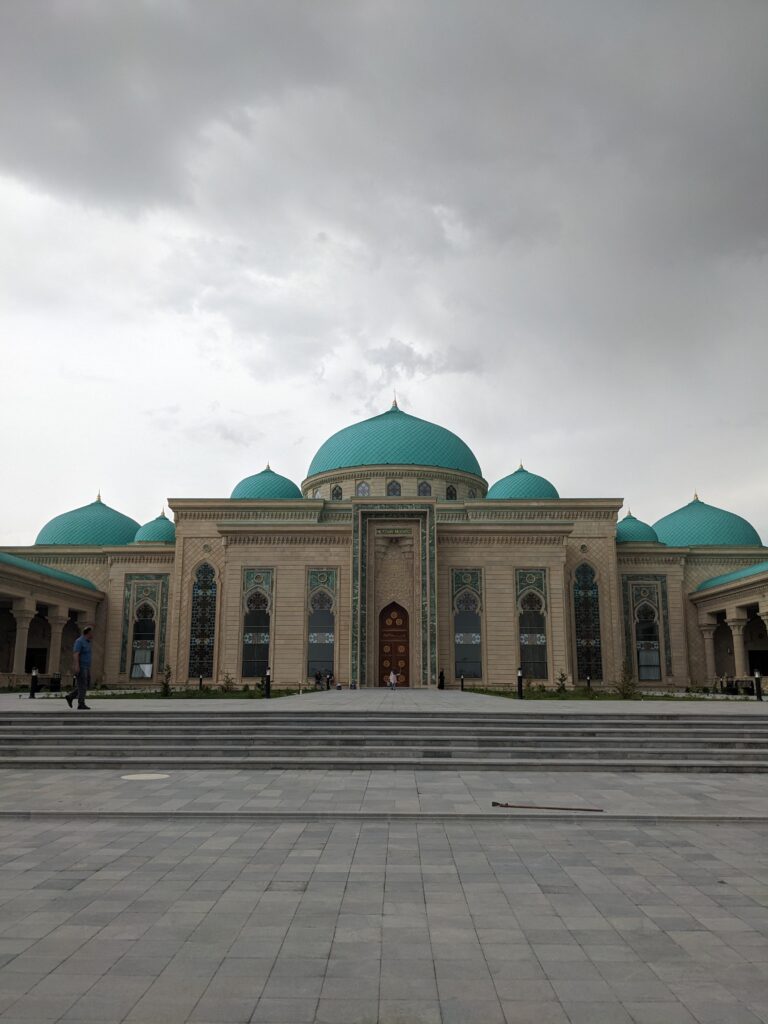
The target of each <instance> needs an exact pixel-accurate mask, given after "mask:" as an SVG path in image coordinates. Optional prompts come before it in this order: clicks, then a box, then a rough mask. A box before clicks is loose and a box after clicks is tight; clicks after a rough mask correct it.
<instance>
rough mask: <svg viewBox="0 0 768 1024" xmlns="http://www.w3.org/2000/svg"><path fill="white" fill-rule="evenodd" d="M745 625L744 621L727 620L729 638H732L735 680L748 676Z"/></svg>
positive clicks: (745, 621)
mask: <svg viewBox="0 0 768 1024" xmlns="http://www.w3.org/2000/svg"><path fill="white" fill-rule="evenodd" d="M746 624H747V620H746V619H728V625H729V626H730V627H731V636H732V637H733V660H734V664H735V672H736V678H737V679H746V677H747V676H748V675H749V671H748V669H747V652H746V650H745V649H744V627H745V626H746Z"/></svg>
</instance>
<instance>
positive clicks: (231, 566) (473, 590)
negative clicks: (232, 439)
mask: <svg viewBox="0 0 768 1024" xmlns="http://www.w3.org/2000/svg"><path fill="white" fill-rule="evenodd" d="M371 424H373V428H375V429H376V430H378V429H379V426H377V424H381V430H385V429H386V430H389V431H390V432H392V431H393V430H394V433H391V443H392V445H393V446H394V450H395V451H398V450H399V451H402V452H405V454H406V456H407V455H408V454H409V452H410V450H411V449H413V448H414V447H416V448H418V446H419V445H422V447H423V448H424V450H425V451H426V452H428V454H429V455H430V457H431V458H432V459H433V461H439V458H441V457H443V458H444V459H445V463H446V465H447V466H448V468H444V467H442V466H440V465H434V464H432V462H430V461H428V460H427V459H425V460H424V462H423V464H419V463H417V462H415V461H408V460H407V458H403V459H402V460H398V459H397V458H394V457H393V459H392V461H391V462H387V463H386V464H381V463H375V464H373V465H368V464H361V465H344V464H343V463H342V464H340V465H338V464H337V463H338V462H341V456H339V455H338V454H337V462H333V461H332V460H331V458H330V456H328V457H327V458H325V462H323V461H322V460H320V468H319V469H316V470H315V471H314V472H311V473H310V475H309V476H308V477H307V479H306V480H304V482H303V483H302V485H301V490H299V488H298V487H296V485H295V484H292V483H291V482H290V481H288V480H286V479H285V478H283V477H279V476H277V475H276V474H274V473H273V471H272V470H270V469H269V467H267V469H266V470H265V471H264V472H263V473H262V474H258V475H257V476H254V477H251V478H247V479H246V480H245V481H242V482H241V484H239V485H238V487H237V488H236V489H235V491H234V492H233V495H238V496H234V497H233V498H227V499H201V500H191V499H171V500H170V507H171V510H172V512H173V516H174V521H175V542H174V541H172V540H166V541H165V542H163V541H157V540H151V541H150V540H145V539H141V538H142V537H146V536H152V537H155V536H157V532H156V529H155V528H157V529H158V530H159V531H160V535H162V536H166V534H167V533H168V531H170V537H171V538H172V537H173V527H172V526H171V524H170V523H169V522H168V521H167V520H165V519H164V517H159V518H158V520H156V521H154V523H153V524H148V526H151V527H152V529H150V530H149V531H148V532H147V528H146V527H143V528H141V530H140V531H139V532H138V533H137V534H136V541H135V542H130V541H126V540H124V541H123V542H122V543H119V544H118V543H115V544H103V543H102V544H95V543H94V544H89V543H85V544H84V543H72V542H70V541H69V540H67V539H66V538H70V537H72V536H77V537H78V539H80V538H81V536H82V537H85V538H86V539H87V537H88V533H87V529H86V528H85V527H82V529H80V527H79V526H78V525H77V524H78V523H79V522H80V520H79V519H78V518H77V517H78V516H80V517H81V518H82V517H83V516H85V518H86V520H87V523H91V524H92V523H93V522H102V520H103V521H105V522H106V521H107V520H109V518H110V516H111V517H113V518H116V519H117V520H120V523H119V524H118V525H120V528H121V529H123V528H125V523H126V522H127V523H128V533H129V534H130V535H132V530H131V526H130V524H131V523H132V522H133V521H132V520H130V519H127V517H124V516H122V515H121V514H120V513H117V512H115V511H114V510H110V509H108V508H105V507H103V506H102V505H101V504H100V502H97V503H94V504H93V505H91V506H87V507H85V508H84V509H81V510H75V512H73V513H68V514H65V515H64V516H63V517H58V519H57V520H52V521H51V523H50V524H48V525H47V526H46V527H45V528H44V530H43V531H41V534H40V537H39V538H38V542H37V543H36V544H34V545H31V546H29V547H23V548H13V549H6V550H5V552H0V681H2V680H6V681H7V680H9V679H12V678H21V677H24V676H26V674H27V673H28V672H29V670H30V669H31V668H32V667H33V666H37V667H38V669H39V671H40V672H41V673H43V674H48V675H50V674H52V673H54V672H58V671H63V672H66V671H68V670H69V666H70V664H71V662H70V658H71V653H70V652H71V645H72V642H73V638H74V637H76V636H77V633H78V629H79V628H82V625H83V623H84V622H86V621H88V622H93V623H94V624H95V626H96V634H95V640H94V671H93V675H94V679H95V680H96V681H99V682H104V683H107V684H110V685H120V686H131V685H147V684H148V683H149V684H157V683H158V682H159V681H160V679H161V678H162V676H163V675H164V674H165V673H166V672H167V671H169V672H170V673H171V677H172V680H173V682H174V683H175V684H177V685H180V684H185V683H187V682H188V681H195V680H199V679H200V678H201V677H202V679H203V680H204V681H206V682H212V683H214V684H217V683H221V682H222V681H223V680H224V679H225V678H226V679H229V680H234V681H235V682H236V683H237V684H246V683H247V684H249V685H252V684H253V683H255V682H256V680H258V679H260V678H261V677H262V676H263V675H264V673H265V672H266V670H267V667H269V669H270V673H271V678H272V681H273V684H274V685H276V686H284V687H296V686H304V685H306V684H307V682H308V680H311V679H312V678H313V676H314V675H315V673H316V672H318V671H319V672H321V673H322V674H323V675H324V674H325V673H326V672H333V674H334V676H335V678H336V680H338V681H340V682H341V683H342V684H350V683H352V684H355V685H357V686H361V687H362V686H380V685H383V684H384V682H385V680H386V678H387V677H388V675H389V673H390V672H391V671H394V672H395V673H396V675H397V677H398V682H399V684H400V685H408V686H414V687H429V686H435V685H436V684H437V681H438V678H439V674H440V673H441V672H443V673H444V675H445V681H446V685H447V686H456V685H458V684H459V682H460V678H461V676H462V675H464V676H465V677H466V681H467V682H468V683H471V684H473V685H480V686H485V687H491V688H494V687H497V688H501V687H510V686H512V685H514V683H515V679H516V675H517V672H518V669H519V668H522V669H523V674H524V676H525V678H527V679H529V680H530V681H532V682H537V683H541V684H544V685H547V686H554V685H555V684H556V682H557V681H558V679H565V680H567V681H568V682H569V683H571V684H573V683H579V682H582V683H583V682H586V680H587V677H589V678H590V681H591V682H592V683H593V684H594V685H595V686H598V685H601V684H602V685H605V686H609V685H613V684H615V683H616V682H617V681H618V680H619V679H620V677H621V676H622V673H623V672H625V671H626V669H627V667H628V668H629V669H630V670H631V672H632V674H633V675H634V676H635V677H637V678H639V680H640V681H641V682H643V683H645V684H648V685H650V686H654V687H660V688H676V689H678V688H684V687H688V686H692V685H712V683H713V681H714V679H715V678H716V677H718V676H723V675H727V676H730V677H738V678H745V677H747V676H748V675H750V674H751V673H752V672H753V671H754V670H755V669H756V668H757V669H760V670H761V671H762V670H765V671H768V634H767V633H766V622H768V549H766V548H765V547H763V546H761V545H760V541H759V537H757V534H755V533H754V531H753V530H752V528H751V527H750V526H749V524H747V523H745V522H744V521H743V520H741V519H739V517H737V516H733V515H732V514H730V513H726V512H723V510H718V509H714V508H712V507H711V506H704V505H703V504H701V503H699V502H698V499H695V502H694V503H691V506H686V508H685V509H683V510H680V512H681V513H682V514H683V518H684V519H685V520H686V521H688V520H696V521H697V522H698V519H697V517H698V518H699V519H702V520H703V521H704V522H705V526H707V529H710V526H711V523H712V522H715V523H716V524H717V529H719V530H721V531H723V530H725V533H726V534H728V531H730V534H729V535H731V536H734V537H736V538H737V539H744V538H745V542H744V543H736V544H727V543H726V544H715V543H712V540H711V537H709V538H708V539H707V542H706V543H701V544H696V543H694V544H686V545H678V546H673V545H672V544H671V543H666V544H665V543H660V542H659V541H658V538H657V537H656V535H655V533H654V530H653V529H652V528H650V527H647V526H645V524H641V523H639V521H637V520H635V519H634V517H632V516H631V515H630V516H628V517H626V519H625V520H623V521H622V524H623V526H628V527H629V532H628V534H626V535H625V536H623V537H622V536H621V533H622V526H619V528H618V533H619V536H618V537H617V522H618V513H619V510H620V509H621V507H622V504H623V501H622V499H619V498H595V499H588V498H582V499H561V498H559V497H558V496H557V492H556V491H555V490H554V488H553V487H552V485H551V484H549V483H548V482H547V481H545V480H544V479H543V478H540V477H534V476H533V475H532V474H529V473H528V472H527V471H525V470H523V469H522V467H521V468H520V470H518V471H517V473H516V474H512V475H510V477H507V478H504V480H502V481H500V482H499V484H496V485H494V487H493V488H491V489H490V491H489V489H488V485H487V483H486V481H485V480H484V479H483V478H482V476H481V475H480V472H479V467H478V466H477V463H476V460H474V456H473V455H472V453H471V452H469V450H468V449H466V446H464V445H463V442H461V441H460V440H459V439H457V438H456V437H455V435H452V434H450V432H448V431H445V430H443V428H439V427H436V426H435V425H433V424H427V423H426V422H425V421H422V420H417V419H416V418H415V417H408V416H406V415H405V414H403V413H401V412H400V410H398V409H397V407H396V406H393V409H392V410H391V411H390V413H389V414H384V415H383V416H380V417H374V418H373V419H372V420H370V421H365V422H364V424H362V425H361V426H362V427H364V428H365V438H366V443H369V438H370V436H371V430H372V429H373V428H372V427H371V426H370V425H371ZM393 424H394V427H393ZM350 429H352V428H350ZM398 430H399V431H400V432H401V433H402V431H403V430H405V431H406V435H407V436H406V440H405V442H403V443H400V442H399V441H398V439H397V437H398V435H397V431H398ZM343 434H345V432H340V435H334V438H332V439H330V440H329V442H327V443H326V446H324V448H327V446H328V445H330V444H332V443H335V438H336V437H337V436H341V435H343ZM374 440H375V438H374ZM384 441H385V442H386V443H389V441H390V435H385V436H384ZM342 442H343V444H342V445H341V447H340V448H339V451H340V452H341V453H342V454H344V453H345V452H348V451H349V450H352V449H350V445H352V446H353V448H354V444H356V443H357V442H355V441H354V438H353V439H352V441H349V440H348V439H345V438H342ZM398 444H400V448H399V449H398V448H397V445H398ZM344 446H346V447H344ZM409 446H410V447H409ZM337 448H338V446H337ZM323 451H324V449H321V453H320V454H322V453H323ZM378 451H379V452H381V451H384V452H385V453H386V452H388V448H387V446H386V444H385V446H384V447H383V448H382V447H381V446H379V449H378ZM446 452H448V455H446V454H445V453H446ZM457 453H458V454H457ZM318 458H319V456H316V459H315V463H313V465H316V464H317V462H318ZM328 463H330V466H328V465H327V464H328ZM451 467H453V468H451ZM456 467H458V468H456ZM521 480H522V481H523V483H524V484H525V486H528V487H530V488H532V493H536V494H539V495H541V494H544V495H546V496H545V497H524V496H523V497H521V496H519V494H518V492H517V491H515V490H514V488H515V487H517V488H519V486H520V481H521ZM254 481H255V482H256V483H255V484H254V483H253V482H254ZM265 481H266V483H265ZM510 481H512V483H511V484H510ZM267 485H268V486H269V487H272V488H275V487H277V488H278V489H281V490H280V495H279V496H275V497H263V496H262V497H241V496H239V495H240V494H241V493H242V489H243V487H245V492H246V493H250V491H249V488H252V487H256V493H262V492H260V491H259V490H258V488H262V491H263V488H264V487H265V486H267ZM501 485H504V486H501ZM505 487H507V488H509V487H512V488H513V490H512V491H511V492H510V491H507V492H505V490H504V488H505ZM505 493H513V494H518V496H515V497H506V496H504V495H505ZM499 494H501V496H499ZM286 495H288V496H287V497H286ZM59 520H66V524H65V525H66V530H67V531H68V532H66V533H65V534H63V535H61V538H60V537H59V535H58V534H57V533H56V530H57V529H60V527H59V526H56V524H57V523H58V522H59ZM660 522H661V521H660ZM73 523H74V526H73ZM723 523H724V524H725V525H724V526H723ZM121 524H122V525H121ZM158 524H159V525H158ZM708 524H709V525H708ZM734 524H735V525H734ZM135 525H138V524H134V526H135ZM658 525H659V524H657V526H658ZM88 528H89V529H92V528H93V527H92V526H91V527H88ZM73 529H76V530H80V533H77V532H75V533H74V534H73V532H72V531H73ZM51 531H53V532H51ZM153 531H155V532H153ZM734 531H735V532H734ZM745 531H746V532H745ZM750 531H751V532H750ZM710 533H711V530H710ZM678 535H679V534H678ZM52 538H53V541H54V542H51V539H52ZM62 538H63V539H62ZM636 538H640V539H636ZM763 563H765V565H764V566H763V568H762V569H761V566H762V565H763ZM724 574H731V577H733V578H731V577H729V578H728V579H726V580H725V581H724V582H722V583H719V582H718V579H719V577H720V576H722V575H724ZM744 574H746V575H744ZM713 578H715V579H714V581H713Z"/></svg>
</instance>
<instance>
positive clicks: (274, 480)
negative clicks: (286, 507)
mask: <svg viewBox="0 0 768 1024" xmlns="http://www.w3.org/2000/svg"><path fill="white" fill-rule="evenodd" d="M300 497H301V491H300V490H299V488H298V487H297V486H296V484H295V483H294V482H293V480H289V479H288V477H287V476H280V474H279V473H274V472H273V471H272V470H271V469H270V468H269V465H267V468H266V469H262V471H261V472H260V473H254V475H253V476H247V477H246V478H245V480H241V481H240V483H239V484H238V485H237V487H235V489H234V491H232V493H231V494H230V498H239V499H249V500H251V501H276V500H277V501H295V500H296V499H297V498H300Z"/></svg>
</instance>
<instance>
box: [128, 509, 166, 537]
mask: <svg viewBox="0 0 768 1024" xmlns="http://www.w3.org/2000/svg"><path fill="white" fill-rule="evenodd" d="M133 543H134V544H175V543H176V527H175V526H174V525H173V523H172V522H171V520H170V519H169V518H168V517H167V516H166V514H165V512H161V513H160V515H159V516H158V517H157V519H152V520H150V522H148V523H144V525H143V526H142V527H141V528H140V529H139V530H138V531H137V533H136V536H135V537H134V538H133Z"/></svg>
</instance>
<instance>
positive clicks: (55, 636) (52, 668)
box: [48, 606, 68, 674]
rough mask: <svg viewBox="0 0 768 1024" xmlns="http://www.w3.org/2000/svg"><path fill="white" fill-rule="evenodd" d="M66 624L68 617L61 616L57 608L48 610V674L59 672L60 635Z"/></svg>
mask: <svg viewBox="0 0 768 1024" xmlns="http://www.w3.org/2000/svg"><path fill="white" fill-rule="evenodd" d="M67 622H68V616H67V615H65V614H63V612H62V610H61V609H60V608H59V607H58V606H54V607H51V608H49V609H48V625H49V626H50V627H51V646H50V647H49V648H48V672H49V673H51V674H52V673H54V672H59V671H60V670H61V634H62V633H63V631H64V627H65V626H66V624H67Z"/></svg>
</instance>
